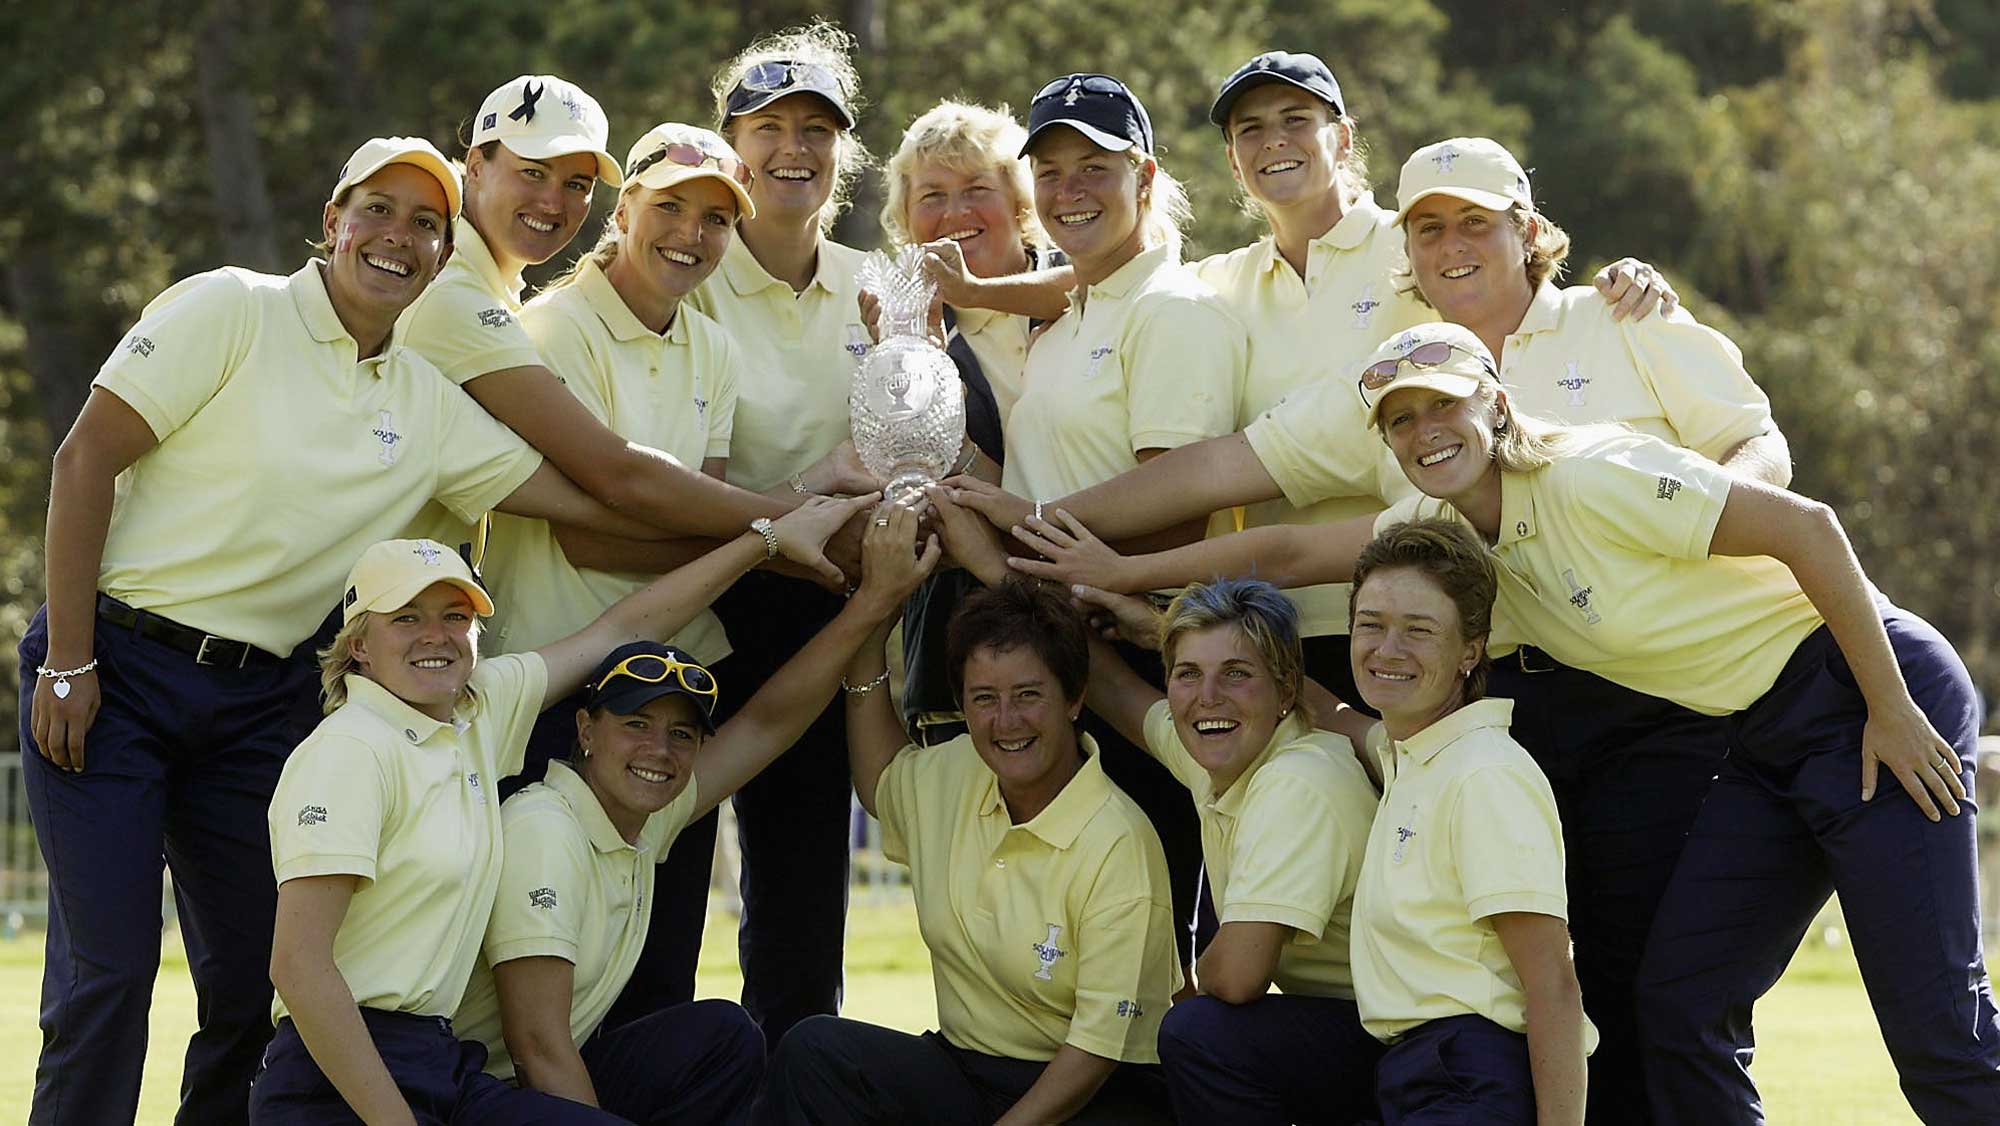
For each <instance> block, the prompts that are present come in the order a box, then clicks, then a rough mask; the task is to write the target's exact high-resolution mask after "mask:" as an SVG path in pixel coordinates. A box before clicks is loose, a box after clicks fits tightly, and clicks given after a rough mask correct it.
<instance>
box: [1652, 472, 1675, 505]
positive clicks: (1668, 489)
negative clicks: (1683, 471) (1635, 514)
mask: <svg viewBox="0 0 2000 1126" xmlns="http://www.w3.org/2000/svg"><path fill="white" fill-rule="evenodd" d="M1681 487H1682V482H1681V479H1680V478H1679V477H1676V476H1674V475H1673V474H1671V473H1662V474H1660V491H1659V492H1657V493H1654V494H1653V495H1654V496H1656V497H1658V498H1659V499H1661V500H1672V499H1674V494H1675V493H1678V492H1680V491H1681Z"/></svg>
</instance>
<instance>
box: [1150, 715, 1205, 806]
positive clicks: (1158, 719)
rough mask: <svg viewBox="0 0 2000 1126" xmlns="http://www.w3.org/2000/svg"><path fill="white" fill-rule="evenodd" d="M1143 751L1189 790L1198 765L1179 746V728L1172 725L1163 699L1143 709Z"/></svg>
mask: <svg viewBox="0 0 2000 1126" xmlns="http://www.w3.org/2000/svg"><path fill="white" fill-rule="evenodd" d="M1146 753H1147V754H1150V755H1152V756H1153V757H1154V758H1156V759H1158V760H1159V761H1160V765H1162V766H1164V767H1166V768H1167V770H1168V772H1169V773H1171V774H1172V775H1173V776H1174V778H1175V779H1176V780H1177V781H1179V782H1180V784H1181V785H1183V786H1186V787H1187V788H1188V789H1189V790H1190V791H1192V790H1194V789H1195V787H1196V783H1197V782H1198V781H1199V780H1200V779H1199V777H1198V776H1200V775H1202V774H1203V773H1204V772H1203V771H1202V768H1201V764H1200V763H1198V762H1196V761H1194V756H1193V755H1191V754H1189V753H1188V751H1187V748H1186V747H1185V746H1182V745H1181V733H1180V729H1179V728H1177V727H1175V726H1174V713H1173V709H1172V708H1170V707H1168V706H1167V702H1166V701H1165V700H1159V701H1156V702H1155V703H1154V704H1153V706H1152V707H1150V708H1148V709H1146Z"/></svg>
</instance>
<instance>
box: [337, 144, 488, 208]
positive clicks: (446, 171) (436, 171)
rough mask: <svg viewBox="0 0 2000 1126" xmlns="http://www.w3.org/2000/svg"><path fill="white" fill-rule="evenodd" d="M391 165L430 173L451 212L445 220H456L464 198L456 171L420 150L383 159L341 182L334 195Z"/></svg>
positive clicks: (438, 158) (441, 159) (363, 181)
mask: <svg viewBox="0 0 2000 1126" xmlns="http://www.w3.org/2000/svg"><path fill="white" fill-rule="evenodd" d="M391 164H409V165H413V166H415V167H417V168H421V169H423V170H424V171H426V172H428V173H430V174H431V176H432V177H433V178H434V179H436V180H437V182H438V186H439V187H441V188H443V189H444V202H445V207H446V208H448V209H449V210H450V212H451V214H449V215H447V216H445V218H447V219H456V218H458V212H459V208H460V207H462V206H463V205H464V197H463V196H461V195H460V194H459V188H458V173H457V171H456V170H454V169H453V168H452V166H451V165H450V164H448V163H446V162H445V160H444V159H443V158H442V157H439V156H435V155H433V154H431V153H427V152H424V151H422V150H421V149H412V150H410V151H409V152H399V153H395V154H393V155H391V156H387V157H384V158H383V159H381V160H380V161H377V162H376V163H374V164H372V165H370V166H368V167H367V168H364V169H362V170H361V171H359V172H356V173H355V174H354V175H352V176H349V177H348V178H347V179H345V180H342V181H341V182H340V184H339V185H338V187H337V188H336V190H335V192H334V194H335V195H339V194H340V191H341V190H344V189H346V188H352V187H354V186H356V185H358V184H362V183H365V182H366V181H367V179H368V177H370V176H373V175H374V174H375V173H377V172H380V171H382V170H383V169H384V168H387V167H389V166H390V165H391Z"/></svg>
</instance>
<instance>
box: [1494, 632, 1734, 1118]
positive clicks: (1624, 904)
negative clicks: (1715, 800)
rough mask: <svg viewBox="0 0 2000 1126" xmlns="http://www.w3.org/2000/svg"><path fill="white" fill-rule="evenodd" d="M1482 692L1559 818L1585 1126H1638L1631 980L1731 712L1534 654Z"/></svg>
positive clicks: (1525, 654) (1640, 1080)
mask: <svg viewBox="0 0 2000 1126" xmlns="http://www.w3.org/2000/svg"><path fill="white" fill-rule="evenodd" d="M1530 670H1533V671H1530ZM1487 695H1489V696H1496V697H1504V698H1507V699H1511V700H1513V701H1514V722H1513V726H1512V728H1511V730H1512V734H1513V736H1514V738H1515V739H1516V740H1517V741H1518V742H1519V743H1520V744H1521V746H1522V747H1524V748H1526V749H1527V751H1528V753H1529V754H1530V755H1533V756H1534V759H1535V762H1536V763H1537V764H1538V765H1539V766H1540V767H1541V768H1542V772H1543V773H1544V774H1546V775H1547V776H1548V779H1549V786H1550V788H1551V789H1553V790H1554V792H1555V797H1556V809H1557V812H1558V813H1559V814H1560V815H1561V817H1562V830H1563V853H1564V861H1565V864H1566V877H1567V883H1568V891H1569V930H1570V938H1571V940H1572V941H1573V942H1574V943H1575V948H1576V978H1577V983H1578V985H1579V986H1580V987H1581V988H1582V990H1583V1008H1584V1012H1585V1013H1587V1014H1588V1015H1589V1017H1590V1020H1591V1023H1592V1024H1594V1025H1596V1026H1597V1032H1598V1037H1599V1040H1598V1047H1597V1051H1596V1052H1594V1053H1592V1054H1591V1057H1590V1086H1589V1095H1588V1105H1587V1110H1586V1119H1587V1120H1588V1121H1589V1122H1591V1123H1592V1124H1593V1126H1600V1124H1601V1126H1643V1124H1644V1123H1646V1122H1648V1121H1650V1118H1649V1117H1648V1115H1647V1111H1646V1100H1645V1087H1646V1080H1645V1067H1644V1063H1643V1061H1642V1060H1641V1058H1640V1057H1641V1043H1640V1038H1639V1023H1640V1017H1639V1015H1638V1012H1637V1010H1636V1007H1635V1001H1634V992H1633V982H1634V980H1635V979H1636V978H1637V977H1638V973H1639V963H1640V960H1641V959H1642V958H1643V957H1644V955H1645V951H1646V944H1647V940H1648V936H1649V935H1650V934H1651V933H1652V928H1653V916H1654V913H1655V912H1656V911H1657V910H1658V909H1659V905H1660V897H1661V896H1662V895H1664V894H1665V893H1666V889H1667V883H1668V881H1669V880H1670V879H1671V878H1672V877H1673V873H1674V866H1675V864H1676V863H1677V862H1678V861H1679V860H1680V855H1681V850H1682V848H1683V847H1684V846H1685V845H1686V843H1687V834H1688V829H1689V828H1690V827H1691V826H1692V825H1693V824H1694V820H1695V816H1696V814H1697V813H1699V812H1700V810H1701V804H1702V799H1703V798H1704V797H1705V796H1706V795H1707V794H1708V791H1709V788H1710V786H1711V785H1712V783H1713V781H1714V778H1715V775H1716V771H1717V770H1719V769H1721V766H1722V762H1723V759H1724V758H1725V757H1726V756H1727V754H1728V748H1729V721H1728V718H1727V717H1722V716H1705V715H1701V714H1699V713H1697V712H1692V711H1689V710H1688V709H1686V708H1683V707H1681V706H1680V705H1678V704H1674V703H1670V702H1668V701H1666V700H1662V699H1660V698H1658V697H1656V696H1648V695H1645V694H1644V693H1641V692H1634V691H1632V690H1631V689H1629V688H1623V687H1620V686H1619V685H1616V684H1613V683H1612V682H1610V681H1608V680H1605V679H1604V678H1603V677H1600V676H1595V675H1593V674H1591V673H1587V672H1584V671H1583V670H1581V669H1574V668H1570V667H1568V666H1566V665H1560V664H1557V663H1556V662H1554V661H1552V660H1550V659H1549V657H1548V656H1547V655H1546V654H1544V653H1542V652H1541V651H1539V650H1534V649H1524V650H1521V651H1520V652H1519V653H1518V654H1510V655H1509V656H1506V657H1502V658H1499V659H1497V660H1496V661H1495V663H1494V668H1493V673H1492V676H1491V678H1490V679H1489V681H1488V685H1487Z"/></svg>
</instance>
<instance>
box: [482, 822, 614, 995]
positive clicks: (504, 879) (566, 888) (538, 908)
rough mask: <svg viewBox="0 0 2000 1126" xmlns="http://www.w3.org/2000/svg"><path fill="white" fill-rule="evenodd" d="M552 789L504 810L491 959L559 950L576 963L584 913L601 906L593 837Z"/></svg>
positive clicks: (489, 932) (490, 924)
mask: <svg viewBox="0 0 2000 1126" xmlns="http://www.w3.org/2000/svg"><path fill="white" fill-rule="evenodd" d="M551 797H552V795H550V794H549V793H548V792H546V791H542V792H537V791H535V790H529V791H526V792H524V793H522V794H520V795H518V796H516V797H513V798H510V799H508V801H507V804H506V805H505V806H503V807H502V808H501V810H500V826H501V836H502V838H503V840H504V841H505V853H506V855H505V858H504V859H503V861H502V863H501V866H500V889H499V891H498V892H497V893H496V894H495V895H494V898H493V914H492V916H491V917H490V918H489V919H488V920H487V923H486V939H485V943H484V947H483V948H484V950H485V953H486V961H487V963H488V964H489V965H495V966H497V965H499V964H500V963H502V962H511V961H513V960H515V959H516V958H538V957H552V958H561V959H562V960H564V961H566V962H569V963H570V964H572V965H574V964H575V963H576V957H577V947H578V945H579V944H580V942H581V940H582V936H583V919H584V914H585V913H586V912H588V911H590V910H592V909H593V907H594V906H595V905H594V904H593V903H592V899H593V897H592V895H591V893H590V886H591V885H590V875H591V872H590V847H591V845H590V841H589V839H588V838H587V837H586V835H585V834H584V830H583V827H582V826H581V825H578V824H577V822H576V818H575V817H572V816H570V814H569V811H568V810H567V809H564V808H562V805H561V802H560V801H559V800H551Z"/></svg>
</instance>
